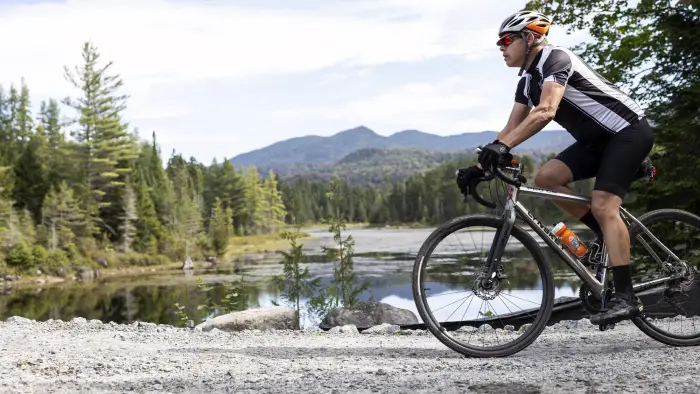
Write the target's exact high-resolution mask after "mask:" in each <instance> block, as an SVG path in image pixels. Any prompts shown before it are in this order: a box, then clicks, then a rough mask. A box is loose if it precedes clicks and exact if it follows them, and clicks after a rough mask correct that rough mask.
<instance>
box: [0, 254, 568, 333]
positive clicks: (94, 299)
mask: <svg viewBox="0 0 700 394" xmlns="http://www.w3.org/2000/svg"><path fill="white" fill-rule="evenodd" d="M315 260H316V262H315V263H311V264H309V267H310V271H311V272H312V274H313V275H314V276H315V277H320V278H322V281H323V282H324V284H328V283H330V281H331V279H332V275H333V271H332V266H331V264H327V263H325V262H324V258H323V257H322V256H317V258H316V259H315ZM412 268H413V259H412V258H411V256H409V255H405V254H403V255H401V256H399V255H397V254H382V253H373V254H372V255H367V256H358V257H357V258H356V259H355V269H356V272H357V274H358V277H359V279H360V280H361V281H368V282H370V287H369V289H368V291H366V292H365V293H363V294H362V295H361V297H360V299H361V300H369V299H370V298H373V299H374V300H376V301H381V302H385V303H388V304H390V305H393V306H396V307H398V308H404V309H408V310H411V311H413V312H414V313H415V314H416V316H418V312H417V310H416V308H415V304H414V302H413V295H412V287H411V271H412ZM280 273H281V265H280V264H277V262H275V261H268V262H263V263H257V264H249V265H245V266H243V267H234V266H220V267H216V268H214V269H209V270H198V271H196V272H191V271H190V272H182V271H177V270H174V271H170V272H166V273H157V274H156V273H144V275H142V276H140V277H137V278H130V279H128V280H124V279H115V278H100V280H98V281H95V282H93V283H85V284H81V283H66V284H56V285H51V286H42V287H39V288H25V289H22V288H20V289H13V290H10V291H9V294H5V295H3V296H0V318H1V319H2V320H5V319H6V318H7V317H9V316H14V315H19V316H25V317H28V318H30V319H36V320H39V321H43V320H48V319H62V320H64V321H66V320H70V319H71V318H73V317H77V316H79V317H84V318H86V319H99V320H102V321H104V322H108V321H114V322H117V323H129V322H133V321H148V322H154V323H159V324H173V325H177V324H178V320H179V317H178V316H177V315H176V313H175V312H176V308H175V307H174V304H175V303H179V304H180V305H184V306H185V307H186V309H187V312H188V314H189V315H190V318H193V320H195V321H199V320H200V319H201V318H202V317H203V316H202V315H197V312H198V311H197V306H198V305H200V304H204V303H205V302H206V299H207V297H211V298H212V299H214V300H219V299H221V297H222V296H223V295H224V293H223V290H224V289H223V287H222V286H215V288H214V289H213V290H212V291H211V292H210V293H209V294H207V293H204V292H202V291H200V290H199V289H198V288H197V285H196V283H195V278H198V277H201V278H202V279H203V280H204V282H205V283H210V284H215V285H216V284H221V283H225V282H226V281H231V280H237V279H240V280H242V283H243V285H242V286H241V288H240V289H239V292H240V294H241V297H243V299H244V303H243V304H242V307H241V309H246V308H255V307H264V306H272V305H273V304H274V302H275V301H277V302H279V303H282V300H281V295H280V291H279V289H277V288H276V286H275V284H274V283H273V281H272V280H271V278H272V276H273V275H277V274H280ZM447 276H449V275H447ZM535 278H536V277H535ZM513 280H514V281H515V282H516V285H517V286H522V287H523V290H517V291H513V292H512V295H513V298H512V299H513V300H514V301H515V302H524V301H522V300H523V299H524V300H527V299H528V290H527V288H528V287H530V286H532V285H533V284H534V283H533V279H532V278H531V275H526V274H522V275H519V276H517V277H513ZM535 280H536V279H535ZM556 282H557V284H556V285H557V291H556V295H555V296H556V297H560V296H572V295H575V292H576V291H577V290H578V279H577V278H575V277H566V276H563V277H560V278H558V279H557V280H556ZM438 285H439V286H442V288H440V289H438V290H440V291H442V292H444V293H447V292H450V291H454V289H455V288H464V285H463V284H459V283H454V281H453V280H452V279H450V278H448V277H446V278H444V280H443V281H440V283H438ZM511 288H512V287H511ZM434 289H437V288H436V287H434ZM516 297H517V298H516ZM519 299H520V300H519ZM307 301H308V300H302V304H303V303H305V302H307ZM522 308H523V309H525V306H522ZM419 320H420V317H419ZM313 323H314V321H308V320H307V321H306V322H305V325H309V324H313Z"/></svg>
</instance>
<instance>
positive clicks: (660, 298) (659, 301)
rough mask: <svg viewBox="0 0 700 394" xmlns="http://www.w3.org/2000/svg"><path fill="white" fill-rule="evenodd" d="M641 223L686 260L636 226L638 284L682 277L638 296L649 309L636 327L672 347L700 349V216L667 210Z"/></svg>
mask: <svg viewBox="0 0 700 394" xmlns="http://www.w3.org/2000/svg"><path fill="white" fill-rule="evenodd" d="M638 220H639V221H640V222H641V223H642V224H643V225H644V226H645V227H646V228H647V229H648V230H649V231H650V232H651V233H652V234H653V235H654V237H656V238H657V239H658V240H659V242H661V243H662V244H663V245H664V246H666V247H667V248H668V249H669V250H670V251H671V252H673V254H675V255H676V256H677V257H678V259H679V260H680V261H677V260H676V259H674V258H673V256H672V255H670V254H669V253H667V252H666V251H664V250H663V248H661V247H660V246H658V245H657V244H656V243H655V242H654V241H653V240H652V239H651V237H649V235H647V234H646V233H645V232H644V230H643V229H642V228H641V227H640V226H638V225H637V224H636V223H633V224H632V225H631V226H630V228H629V231H630V247H631V253H630V257H631V264H632V270H633V275H634V278H633V281H634V283H635V284H643V283H644V282H649V281H653V280H655V279H660V278H663V277H668V276H677V277H678V279H675V280H673V281H670V282H666V283H661V284H659V285H657V286H654V287H650V288H647V289H641V290H638V291H635V293H636V295H637V296H638V297H640V299H641V300H642V303H643V306H644V307H643V310H642V312H641V314H640V315H639V316H638V317H636V318H634V319H632V322H633V323H634V324H635V325H636V326H637V327H639V329H640V330H642V331H643V332H644V333H645V334H647V335H649V336H650V337H652V338H654V339H656V340H657V341H660V342H662V343H665V344H667V345H673V346H697V345H700V287H699V286H698V285H699V282H698V280H699V279H700V274H699V273H698V267H700V217H698V216H696V215H693V214H691V213H689V212H686V211H680V210H675V209H661V210H657V211H652V212H649V213H646V214H644V215H642V216H640V217H639V218H638Z"/></svg>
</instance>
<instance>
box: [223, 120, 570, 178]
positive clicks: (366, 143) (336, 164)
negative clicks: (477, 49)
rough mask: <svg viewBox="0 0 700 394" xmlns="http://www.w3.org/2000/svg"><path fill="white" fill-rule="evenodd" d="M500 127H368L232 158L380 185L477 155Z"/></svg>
mask: <svg viewBox="0 0 700 394" xmlns="http://www.w3.org/2000/svg"><path fill="white" fill-rule="evenodd" d="M497 135H498V133H497V132H495V131H482V132H477V133H463V134H458V135H450V136H439V135H435V134H429V133H425V132H422V131H418V130H404V131H400V132H397V133H394V134H392V135H390V136H388V137H384V136H381V135H379V134H377V133H375V132H374V131H372V130H370V129H368V128H367V127H364V126H360V127H357V128H354V129H350V130H344V131H341V132H339V133H336V134H334V135H332V136H329V137H321V136H305V137H295V138H290V139H287V140H284V141H279V142H276V143H274V144H272V145H269V146H267V147H265V148H262V149H257V150H254V151H251V152H247V153H243V154H240V155H238V156H235V157H234V158H232V159H230V161H231V162H232V163H233V164H234V165H235V166H245V167H248V166H256V167H257V168H258V170H259V172H260V174H261V175H262V176H265V175H266V174H267V172H268V170H270V169H272V170H273V171H274V172H275V173H276V174H278V175H279V176H281V177H282V178H287V179H290V178H297V177H300V178H304V179H309V180H328V179H330V178H331V177H332V176H333V175H334V174H337V175H339V176H341V177H342V178H344V179H345V180H347V181H349V182H351V183H363V184H375V185H378V184H381V183H382V182H383V181H384V179H385V178H386V179H389V180H391V181H397V180H403V179H405V178H406V177H408V176H410V175H412V174H415V173H418V172H421V171H424V170H428V169H431V168H433V167H436V166H438V165H440V164H442V163H445V162H447V161H456V160H458V159H459V158H462V157H465V156H469V155H472V154H474V148H476V147H477V146H479V145H483V144H487V143H489V142H491V141H493V140H494V139H496V136H497ZM572 142H573V138H572V137H571V136H570V135H569V134H568V133H567V132H566V131H564V130H556V131H541V132H539V133H537V134H536V135H534V136H533V137H532V138H530V139H529V140H528V141H525V142H524V143H523V144H521V145H520V146H518V147H517V148H516V149H514V150H513V153H515V154H517V153H528V154H530V155H532V156H534V158H535V160H539V159H541V158H543V157H544V156H546V155H547V154H549V153H552V152H555V151H559V150H561V149H563V148H564V147H566V146H568V145H569V144H571V143H572Z"/></svg>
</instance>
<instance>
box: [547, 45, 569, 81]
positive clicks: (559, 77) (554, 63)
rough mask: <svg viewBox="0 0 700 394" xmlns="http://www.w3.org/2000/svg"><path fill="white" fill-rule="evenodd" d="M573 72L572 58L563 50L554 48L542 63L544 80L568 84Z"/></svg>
mask: <svg viewBox="0 0 700 394" xmlns="http://www.w3.org/2000/svg"><path fill="white" fill-rule="evenodd" d="M571 72H572V64H571V58H570V57H569V55H568V54H567V53H566V52H564V51H562V50H557V49H555V50H553V51H552V53H550V54H549V56H548V57H547V60H545V62H544V64H543V65H542V78H543V82H547V81H551V82H556V83H558V84H560V85H563V86H566V83H567V82H568V81H569V77H570V76H571Z"/></svg>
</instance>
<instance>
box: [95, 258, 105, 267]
mask: <svg viewBox="0 0 700 394" xmlns="http://www.w3.org/2000/svg"><path fill="white" fill-rule="evenodd" d="M97 264H99V265H100V267H102V268H107V259H105V258H104V257H100V258H99V259H97Z"/></svg>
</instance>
